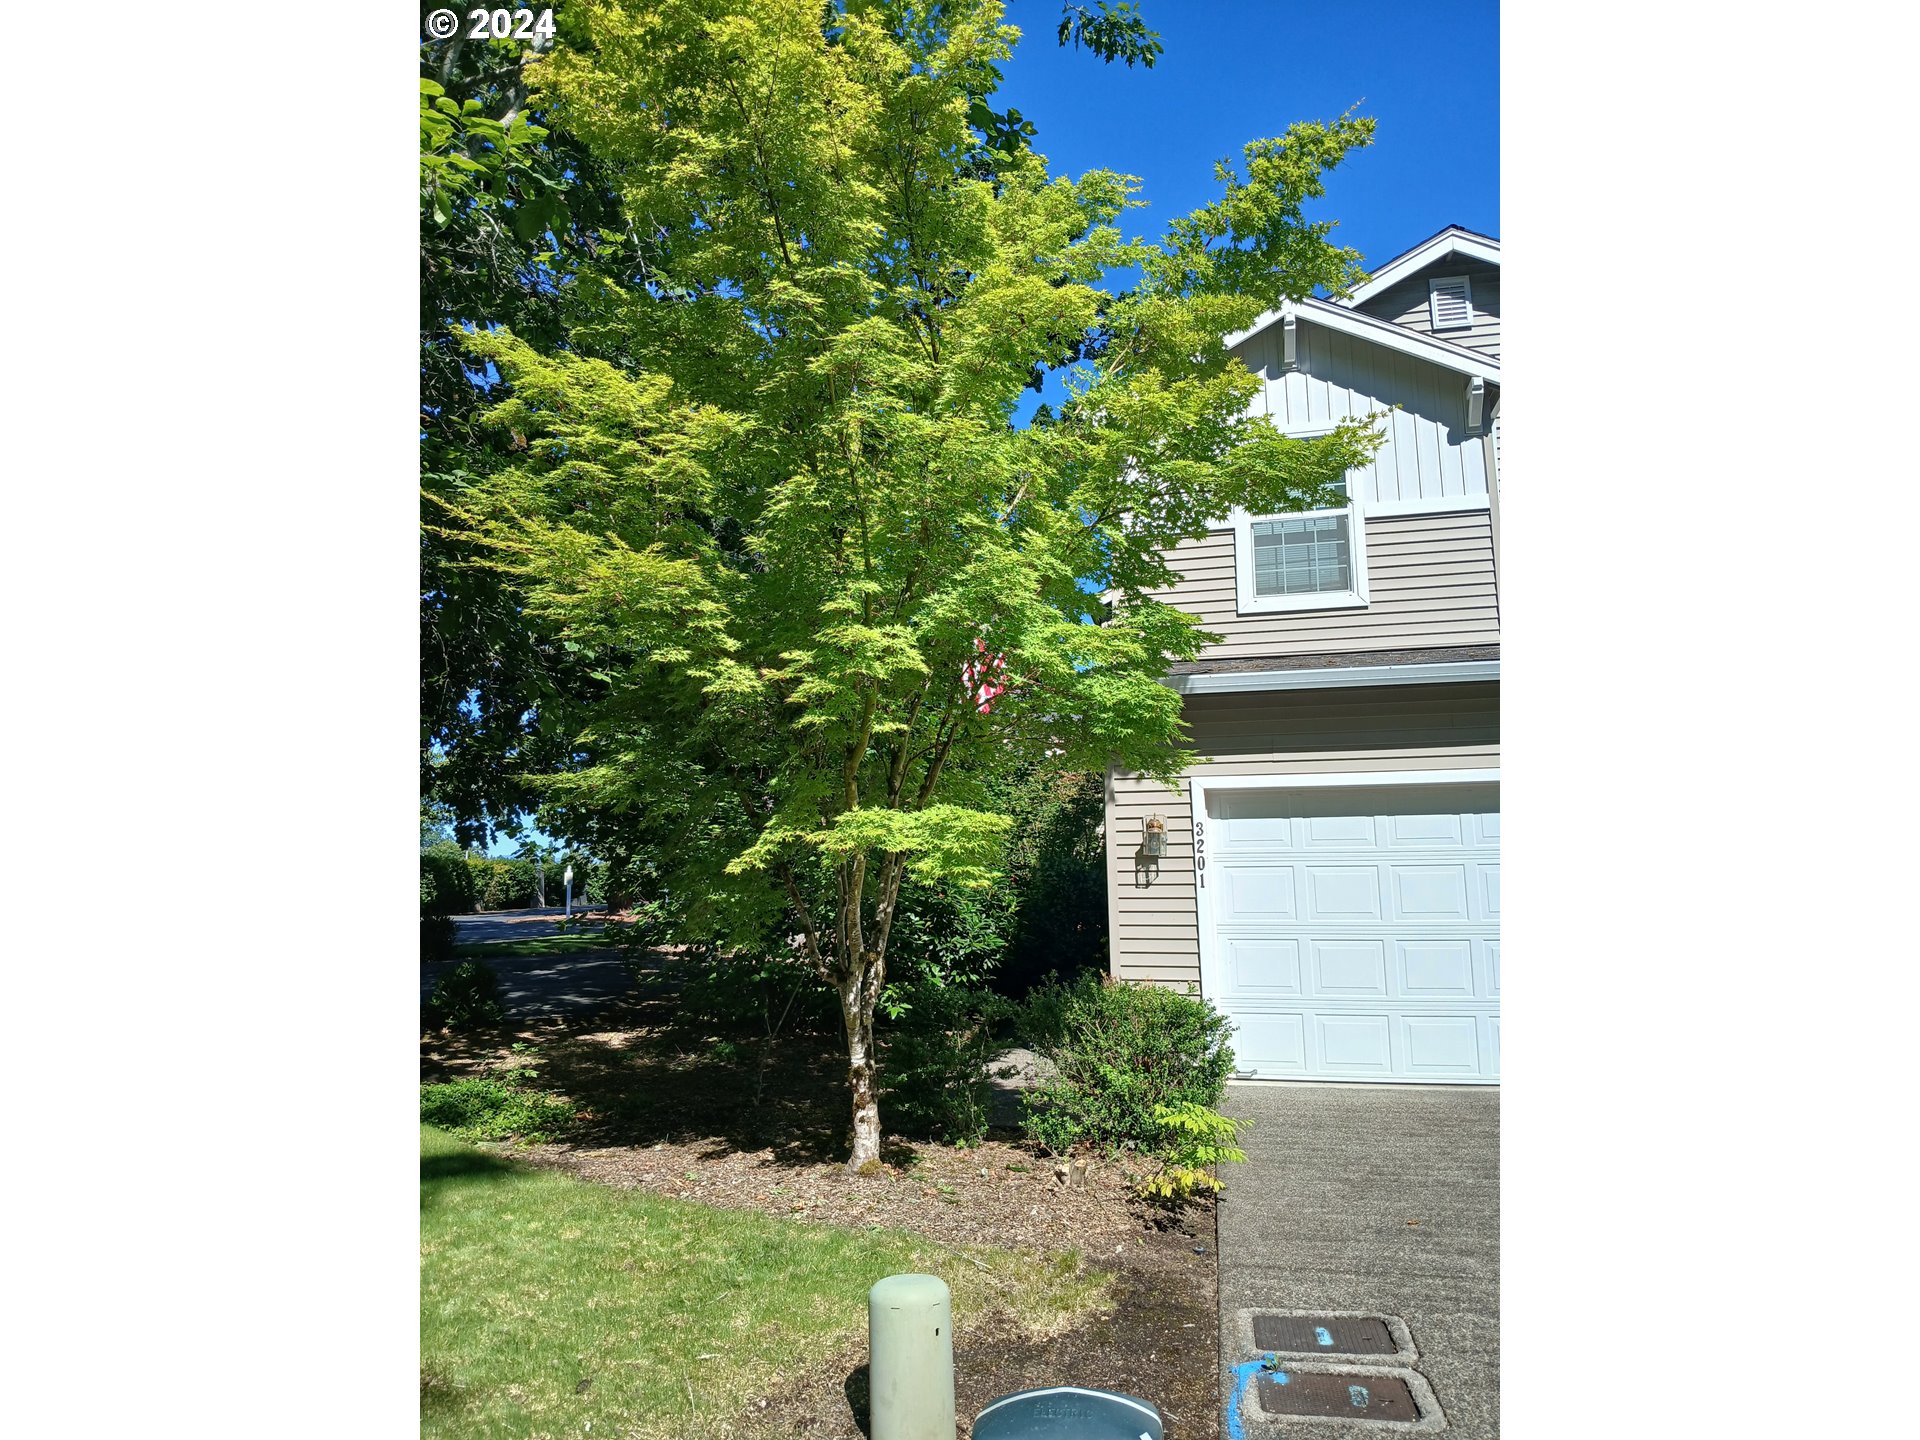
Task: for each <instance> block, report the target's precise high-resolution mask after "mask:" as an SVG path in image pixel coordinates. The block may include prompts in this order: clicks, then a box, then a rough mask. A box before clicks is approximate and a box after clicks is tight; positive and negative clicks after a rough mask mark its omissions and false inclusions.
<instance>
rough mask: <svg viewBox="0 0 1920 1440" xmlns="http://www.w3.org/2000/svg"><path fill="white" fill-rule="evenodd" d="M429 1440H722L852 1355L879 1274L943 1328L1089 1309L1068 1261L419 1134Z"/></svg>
mask: <svg viewBox="0 0 1920 1440" xmlns="http://www.w3.org/2000/svg"><path fill="white" fill-rule="evenodd" d="M420 1157H421V1158H420V1182H421V1183H420V1249H421V1296H420V1298H421V1315H420V1365H421V1376H420V1409H421V1435H422V1437H423V1440H455V1437H459V1440H469V1437H471V1440H485V1437H508V1436H511V1437H514V1440H531V1437H543V1436H544V1437H559V1436H562V1435H565V1436H569V1437H574V1436H582V1435H585V1436H608V1437H613V1436H620V1437H635V1440H667V1437H678V1436H686V1435H693V1434H700V1435H715V1436H719V1435H725V1434H727V1433H728V1431H729V1429H730V1428H731V1427H730V1426H729V1425H728V1420H729V1417H732V1416H735V1415H737V1414H739V1412H740V1411H741V1410H742V1409H743V1408H744V1407H745V1406H747V1405H748V1404H750V1403H751V1402H752V1401H753V1399H755V1398H756V1397H757V1396H759V1395H763V1394H766V1393H768V1392H770V1391H772V1390H773V1389H774V1388H776V1387H777V1386H778V1385H779V1384H780V1383H781V1382H782V1380H783V1379H791V1378H792V1377H793V1376H795V1375H796V1374H797V1373H798V1372H799V1371H800V1370H801V1369H802V1368H803V1367H805V1366H807V1365H809V1364H813V1363H816V1362H818V1361H821V1360H823V1359H825V1358H827V1357H829V1356H831V1355H833V1354H835V1353H836V1352H838V1351H840V1350H842V1349H843V1348H844V1347H846V1346H847V1345H848V1344H849V1343H850V1342H853V1341H856V1340H857V1339H858V1338H859V1336H860V1335H861V1334H862V1333H863V1332H864V1330H865V1326H866V1292H867V1289H868V1287H869V1286H871V1285H872V1284H873V1282H874V1281H876V1280H878V1279H880V1278H881V1277H883V1276H886V1275H892V1274H899V1273H902V1272H910V1271H911V1272H920V1273H928V1274H935V1275H939V1276H941V1277H942V1278H943V1279H945V1280H946V1281H947V1283H948V1284H949V1285H950V1286H951V1287H952V1288H953V1308H954V1315H955V1324H956V1327H957V1328H959V1329H960V1330H962V1331H964V1330H966V1329H967V1328H968V1325H969V1320H970V1318H972V1319H978V1318H980V1317H983V1316H984V1315H985V1314H987V1313H988V1312H990V1311H993V1310H1001V1311H1003V1312H1011V1311H1012V1307H1013V1305H1014V1304H1016V1303H1017V1305H1018V1307H1019V1312H1018V1320H1019V1323H1020V1324H1021V1325H1022V1326H1023V1327H1024V1328H1026V1329H1028V1330H1029V1331H1030V1332H1032V1333H1034V1334H1036V1335H1040V1334H1046V1333H1049V1332H1051V1331H1054V1330H1057V1329H1058V1328H1060V1327H1061V1326H1063V1325H1065V1324H1067V1323H1069V1322H1070V1321H1071V1320H1072V1319H1074V1318H1075V1317H1076V1316H1078V1315H1081V1314H1084V1313H1085V1312H1087V1311H1089V1310H1091V1309H1093V1308H1094V1307H1095V1306H1097V1305H1099V1304H1100V1303H1102V1300H1103V1298H1104V1296H1105V1293H1106V1289H1107V1284H1108V1282H1107V1280H1106V1279H1105V1277H1103V1276H1101V1275H1099V1274H1097V1273H1095V1272H1092V1271H1090V1270H1088V1269H1087V1268H1086V1267H1085V1266H1083V1265H1082V1263H1081V1261H1080V1257H1079V1256H1078V1255H1076V1254H1071V1253H1069V1254H1065V1255H1059V1256H1052V1257H1038V1256H1032V1255H1024V1254H1019V1253H1015V1252H1010V1251H1005V1250H994V1249H989V1248H985V1247H981V1248H977V1249H969V1250H967V1251H965V1252H964V1253H963V1252H960V1251H955V1250H951V1249H947V1248H945V1247H943V1246H940V1245H938V1244H936V1243H934V1242H933V1241H930V1240H926V1239H923V1238H920V1237H917V1236H913V1235H909V1234H905V1233H903V1232H900V1231H890V1230H851V1229H844V1228H840V1227H835V1226H825V1225H808V1224H802V1223H799V1222H797V1221H790V1220H781V1219H777V1218H774V1217H771V1216H767V1215H762V1214H758V1213H755V1212H750V1211H734V1210H720V1209H715V1208H712V1207H709V1206H705V1205H697V1204H694V1203H692V1202H690V1201H684V1200H674V1199H669V1198H667V1197H664V1196H656V1195H649V1194H646V1193H644V1192H642V1191H633V1190H614V1189H609V1188H606V1187H604V1186H597V1185H591V1184H588V1183H586V1182H584V1181H579V1180H574V1179H572V1178H570V1177H568V1176H564V1175H559V1174H556V1173H554V1172H551V1171H539V1170H534V1169H531V1168H529V1167H526V1166H523V1165H519V1164H516V1163H513V1162H511V1161H508V1160H505V1159H502V1158H500V1157H498V1156H496V1155H493V1154H491V1153H489V1152H486V1151H483V1150H479V1149H476V1148H474V1147H472V1146H470V1145H467V1144H465V1143H463V1142H461V1141H460V1140H457V1139H455V1138H454V1137H453V1136H451V1135H448V1134H447V1133H445V1132H444V1131H440V1130H436V1129H434V1128H433V1127H431V1126H424V1125H423V1126H422V1127H421V1141H420Z"/></svg>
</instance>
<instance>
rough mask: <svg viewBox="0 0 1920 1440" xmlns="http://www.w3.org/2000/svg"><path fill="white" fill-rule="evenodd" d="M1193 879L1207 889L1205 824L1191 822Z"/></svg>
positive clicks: (1204, 822)
mask: <svg viewBox="0 0 1920 1440" xmlns="http://www.w3.org/2000/svg"><path fill="white" fill-rule="evenodd" d="M1193 878H1194V879H1195V880H1196V881H1198V882H1199V884H1200V888H1201V889H1202V890H1204V889H1206V888H1207V822H1206V821H1204V820H1196V821H1194V822H1193Z"/></svg>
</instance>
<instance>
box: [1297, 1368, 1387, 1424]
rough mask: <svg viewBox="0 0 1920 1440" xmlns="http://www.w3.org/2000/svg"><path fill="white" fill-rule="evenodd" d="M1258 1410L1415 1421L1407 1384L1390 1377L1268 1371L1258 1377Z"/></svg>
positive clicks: (1346, 1417) (1341, 1417)
mask: <svg viewBox="0 0 1920 1440" xmlns="http://www.w3.org/2000/svg"><path fill="white" fill-rule="evenodd" d="M1260 1408H1261V1409H1262V1410H1264V1411H1266V1412H1267V1413H1268V1414H1269V1415H1311V1416H1316V1417H1320V1418H1333V1419H1340V1420H1401V1421H1407V1420H1418V1419H1419V1418H1420V1408H1419V1406H1417V1405H1415V1404H1414V1403H1413V1394H1412V1392H1411V1391H1409V1390H1408V1389H1407V1382H1406V1381H1404V1380H1401V1379H1399V1378H1397V1377H1395V1376H1391V1375H1335V1374H1315V1373H1312V1372H1306V1371H1300V1370H1269V1371H1266V1372H1264V1373H1263V1374H1262V1375H1261V1376H1260Z"/></svg>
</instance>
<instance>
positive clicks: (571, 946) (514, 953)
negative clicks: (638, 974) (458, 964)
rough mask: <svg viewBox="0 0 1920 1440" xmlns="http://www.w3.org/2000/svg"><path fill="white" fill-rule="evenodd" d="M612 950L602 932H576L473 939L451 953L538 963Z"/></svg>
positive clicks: (481, 958) (484, 958)
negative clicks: (582, 953) (524, 937)
mask: <svg viewBox="0 0 1920 1440" xmlns="http://www.w3.org/2000/svg"><path fill="white" fill-rule="evenodd" d="M612 948H613V940H612V937H611V936H609V935H608V934H607V933H606V932H605V931H604V930H579V931H575V932H574V933H573V934H571V935H533V936H529V937H528V938H527V939H525V940H476V941H472V942H470V943H468V944H465V945H456V946H454V947H453V953H454V955H455V956H457V957H458V958H459V959H462V960H539V959H543V958H544V957H546V956H549V955H578V954H579V953H580V952H581V951H582V950H610V949H612Z"/></svg>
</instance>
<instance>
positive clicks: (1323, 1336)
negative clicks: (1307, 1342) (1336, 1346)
mask: <svg viewBox="0 0 1920 1440" xmlns="http://www.w3.org/2000/svg"><path fill="white" fill-rule="evenodd" d="M1313 1338H1314V1339H1316V1340H1318V1341H1319V1342H1320V1343H1321V1344H1322V1345H1324V1346H1326V1347H1327V1348H1328V1349H1332V1348H1333V1336H1332V1335H1331V1334H1329V1333H1328V1332H1327V1327H1326V1326H1324V1325H1316V1326H1314V1327H1313Z"/></svg>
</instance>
